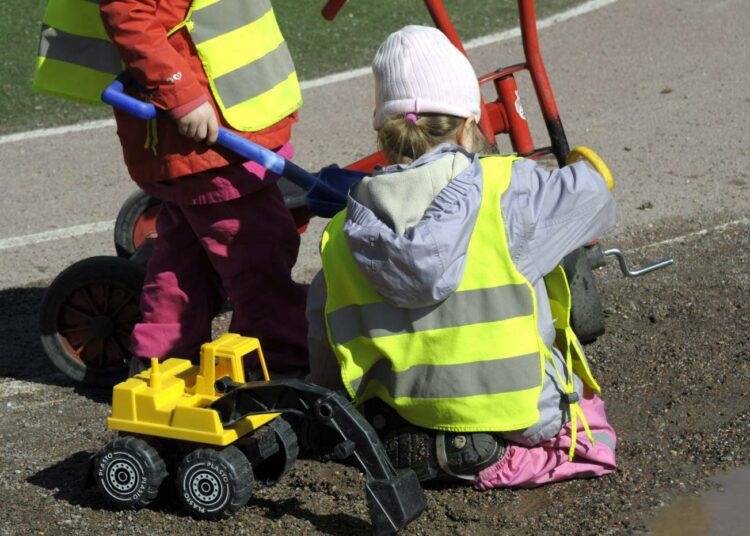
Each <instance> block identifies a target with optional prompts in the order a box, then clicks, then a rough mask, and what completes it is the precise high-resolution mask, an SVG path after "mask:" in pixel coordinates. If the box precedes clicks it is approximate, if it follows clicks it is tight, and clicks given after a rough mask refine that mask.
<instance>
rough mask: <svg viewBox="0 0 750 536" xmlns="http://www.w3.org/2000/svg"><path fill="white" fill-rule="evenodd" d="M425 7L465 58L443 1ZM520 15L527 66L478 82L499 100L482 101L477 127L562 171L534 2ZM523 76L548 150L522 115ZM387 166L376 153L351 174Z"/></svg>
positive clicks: (560, 138)
mask: <svg viewBox="0 0 750 536" xmlns="http://www.w3.org/2000/svg"><path fill="white" fill-rule="evenodd" d="M345 3H346V0H329V1H328V2H327V3H326V5H325V7H324V8H323V16H324V17H325V18H327V19H328V20H333V19H334V18H335V17H336V14H337V13H338V12H339V10H340V9H341V8H342V7H343V5H344V4H345ZM424 3H425V6H426V7H427V10H428V11H429V13H430V16H431V17H432V20H433V22H434V23H435V26H436V27H437V28H438V29H439V30H440V31H442V32H443V33H444V34H445V35H446V36H447V37H448V39H449V40H450V41H451V43H453V45H455V47H456V48H458V49H459V50H460V51H461V52H462V53H463V54H466V51H465V50H464V47H463V43H462V42H461V39H460V38H459V36H458V33H457V32H456V29H455V27H454V26H453V22H452V21H451V19H450V16H449V15H448V12H447V10H446V9H445V5H444V4H443V2H442V0H424ZM518 14H519V19H520V27H521V40H522V42H523V50H524V56H525V59H526V61H525V62H523V63H519V64H516V65H511V66H510V67H505V68H501V69H498V70H496V71H494V72H492V73H489V74H486V75H484V76H481V77H479V83H480V85H484V84H487V83H490V82H492V83H493V85H494V86H495V90H496V92H497V95H498V97H497V99H496V100H494V101H492V102H489V103H485V102H484V100H483V101H482V120H481V121H480V124H479V126H480V128H481V129H482V132H483V133H484V135H485V136H487V138H488V139H489V140H491V141H494V138H495V136H497V135H499V134H508V135H509V136H510V141H511V144H512V146H513V150H514V151H515V152H517V153H518V154H520V155H522V156H527V157H532V158H534V157H538V156H541V155H544V154H550V153H552V154H554V155H555V157H556V158H557V161H558V163H559V164H560V165H563V164H564V163H565V160H566V159H567V156H568V153H569V152H570V150H569V148H568V142H567V139H566V137H565V131H564V130H563V127H562V122H561V120H560V114H559V112H558V109H557V104H556V102H555V97H554V95H553V93H552V87H551V86H550V83H549V78H548V77H547V70H546V69H545V67H544V61H543V60H542V54H541V50H540V48H539V35H538V33H537V28H536V9H535V6H534V0H518ZM520 71H528V73H529V75H530V77H531V81H532V83H533V85H534V91H535V92H536V96H537V100H538V102H539V107H540V109H541V112H542V116H543V117H544V121H545V124H546V125H547V131H548V133H549V136H550V142H551V145H550V146H549V147H537V146H535V145H534V141H533V139H532V136H531V131H530V129H529V126H528V123H527V122H526V118H525V116H524V114H523V111H522V110H523V108H522V105H521V99H520V97H519V96H518V88H517V86H516V82H515V73H517V72H520ZM384 163H385V158H384V156H383V155H382V154H381V153H375V154H372V155H370V156H368V157H365V158H363V159H362V160H359V161H357V162H354V163H353V164H351V165H349V166H347V168H349V169H357V170H360V171H370V170H371V169H372V167H368V166H374V165H377V164H384Z"/></svg>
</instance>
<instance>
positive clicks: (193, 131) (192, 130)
mask: <svg viewBox="0 0 750 536" xmlns="http://www.w3.org/2000/svg"><path fill="white" fill-rule="evenodd" d="M176 121H177V130H178V131H179V132H180V134H182V135H183V136H187V137H188V138H192V139H193V140H194V141H203V140H206V145H213V144H214V143H216V138H217V137H218V135H219V121H218V120H217V119H216V114H215V113H214V109H213V108H212V107H211V105H210V104H209V103H208V102H204V103H203V104H201V105H200V106H198V107H197V108H196V109H195V110H193V111H191V112H188V113H187V114H185V115H183V116H182V117H180V118H179V119H177V120H176Z"/></svg>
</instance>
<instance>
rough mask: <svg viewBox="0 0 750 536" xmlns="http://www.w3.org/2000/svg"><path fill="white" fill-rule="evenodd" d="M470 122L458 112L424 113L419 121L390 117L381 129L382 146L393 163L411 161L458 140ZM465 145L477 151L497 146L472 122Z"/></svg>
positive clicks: (403, 117) (494, 149) (470, 150)
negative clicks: (435, 148) (462, 130)
mask: <svg viewBox="0 0 750 536" xmlns="http://www.w3.org/2000/svg"><path fill="white" fill-rule="evenodd" d="M465 121H466V119H465V118H463V117H457V116H454V115H445V114H436V113H423V114H419V115H418V116H417V119H416V121H412V120H410V119H406V116H405V115H404V116H396V117H388V118H386V119H385V120H384V121H383V124H382V125H381V127H380V128H379V129H378V131H377V132H378V146H379V147H380V150H382V151H383V152H384V153H385V155H386V157H387V158H388V161H389V162H390V163H391V164H409V163H411V162H413V161H414V160H416V159H417V158H419V157H420V156H422V155H423V154H425V153H426V152H428V151H430V150H431V149H433V148H434V147H437V146H438V145H440V144H441V143H454V144H457V143H458V140H457V138H458V130H459V129H460V128H461V125H463V124H464V122H465ZM462 145H463V147H464V148H465V149H466V150H467V151H469V152H473V153H480V154H491V153H495V152H497V147H496V146H495V145H494V144H491V143H490V142H489V141H487V138H485V137H484V134H482V131H481V130H480V129H479V126H478V125H477V124H476V123H475V122H472V123H471V124H470V126H469V128H468V130H467V131H466V132H464V139H463V143H462Z"/></svg>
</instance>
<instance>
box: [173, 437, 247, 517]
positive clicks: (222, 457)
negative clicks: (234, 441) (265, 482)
mask: <svg viewBox="0 0 750 536" xmlns="http://www.w3.org/2000/svg"><path fill="white" fill-rule="evenodd" d="M176 480H177V492H178V496H179V498H180V501H181V502H182V504H183V505H185V508H186V509H187V510H188V511H189V512H190V514H191V515H192V516H193V517H195V518H198V519H207V520H216V519H225V518H228V517H229V516H231V515H232V514H234V513H235V512H236V511H237V510H239V509H240V508H242V507H243V506H245V504H247V501H248V500H250V496H251V495H252V494H253V468H252V465H250V461H249V460H248V459H247V458H246V457H245V455H244V454H243V453H242V451H240V450H239V449H238V448H237V447H235V446H232V445H230V446H228V447H224V448H223V449H220V450H214V449H211V448H202V449H197V450H194V451H193V452H191V453H190V454H188V455H187V456H185V458H184V459H183V460H182V462H180V465H179V466H178V467H177V473H176Z"/></svg>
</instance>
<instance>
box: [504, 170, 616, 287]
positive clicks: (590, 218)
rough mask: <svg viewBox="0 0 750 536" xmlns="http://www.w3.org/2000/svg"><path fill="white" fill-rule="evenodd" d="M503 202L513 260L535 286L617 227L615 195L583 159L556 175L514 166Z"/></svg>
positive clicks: (550, 172)
mask: <svg viewBox="0 0 750 536" xmlns="http://www.w3.org/2000/svg"><path fill="white" fill-rule="evenodd" d="M501 204H502V211H503V215H504V217H505V221H506V222H507V229H506V232H507V234H508V242H509V247H510V253H511V256H512V257H513V261H514V262H515V264H516V266H517V267H518V268H519V270H520V271H521V273H523V274H524V275H525V276H526V277H528V278H529V279H530V280H531V282H532V283H534V282H535V281H537V280H538V279H539V278H541V277H543V276H544V275H545V274H547V273H549V272H550V271H551V270H552V269H553V268H554V267H555V266H557V265H558V264H559V263H560V262H561V261H562V259H563V257H565V256H566V255H567V254H568V253H570V252H571V251H573V250H575V249H577V248H579V247H580V246H583V245H584V244H586V243H588V242H590V241H591V240H594V239H595V238H599V237H601V236H602V235H603V234H604V233H605V232H606V231H607V230H608V229H609V228H610V227H612V226H613V225H614V224H615V201H614V198H613V197H612V194H611V193H610V192H609V190H608V189H607V186H606V184H605V183H604V180H603V179H602V178H601V176H600V175H599V174H598V173H597V172H596V171H594V169H593V168H592V167H591V166H589V165H588V164H587V163H586V162H583V161H581V162H576V163H575V164H572V165H570V166H565V167H564V168H562V169H554V170H552V171H548V170H545V169H544V168H541V167H540V166H538V165H537V163H536V162H534V161H533V160H529V159H523V160H518V161H516V162H514V164H513V172H512V175H511V182H510V187H509V188H508V190H507V191H506V193H505V195H503V199H502V202H501Z"/></svg>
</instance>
